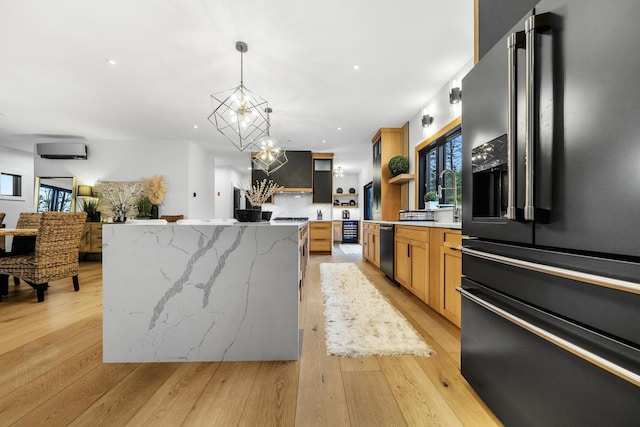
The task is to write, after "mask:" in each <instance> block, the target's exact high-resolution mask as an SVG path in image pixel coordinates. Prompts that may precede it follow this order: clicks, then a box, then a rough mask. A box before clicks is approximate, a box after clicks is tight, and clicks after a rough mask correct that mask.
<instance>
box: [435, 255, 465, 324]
mask: <svg viewBox="0 0 640 427" xmlns="http://www.w3.org/2000/svg"><path fill="white" fill-rule="evenodd" d="M461 278H462V255H461V254H460V251H458V250H456V249H452V248H449V247H446V246H442V247H441V248H440V283H441V285H442V290H441V295H440V313H441V314H442V315H443V316H444V317H446V318H447V319H449V320H450V321H451V322H452V323H453V324H454V325H456V326H458V327H460V319H461V318H460V311H461V310H460V304H461V302H460V294H459V293H458V291H456V288H457V287H458V286H460V282H461Z"/></svg>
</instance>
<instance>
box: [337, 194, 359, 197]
mask: <svg viewBox="0 0 640 427" xmlns="http://www.w3.org/2000/svg"><path fill="white" fill-rule="evenodd" d="M333 197H358V193H334V194H333Z"/></svg>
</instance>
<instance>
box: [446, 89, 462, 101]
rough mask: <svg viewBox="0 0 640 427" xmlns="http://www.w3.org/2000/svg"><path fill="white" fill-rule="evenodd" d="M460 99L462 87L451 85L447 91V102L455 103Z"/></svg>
mask: <svg viewBox="0 0 640 427" xmlns="http://www.w3.org/2000/svg"><path fill="white" fill-rule="evenodd" d="M460 100H462V89H460V88H459V87H453V88H451V90H450V91H449V104H457V103H458V102H460Z"/></svg>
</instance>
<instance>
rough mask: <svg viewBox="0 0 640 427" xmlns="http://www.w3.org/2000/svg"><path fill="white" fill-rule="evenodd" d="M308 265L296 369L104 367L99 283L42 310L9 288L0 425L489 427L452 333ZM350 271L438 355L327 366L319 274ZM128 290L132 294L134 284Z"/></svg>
mask: <svg viewBox="0 0 640 427" xmlns="http://www.w3.org/2000/svg"><path fill="white" fill-rule="evenodd" d="M340 254H341V251H340V250H339V249H337V247H336V249H335V251H334V255H333V256H323V255H313V256H311V258H310V261H309V266H308V275H307V278H308V281H307V284H306V285H305V287H304V289H303V293H302V302H301V305H300V323H301V328H303V329H304V335H303V346H302V357H301V359H300V360H299V361H292V362H251V363H248V362H219V363H148V364H137V363H131V364H103V363H102V273H101V264H100V263H98V262H83V263H82V264H81V274H80V291H79V292H73V285H72V283H71V280H70V279H69V280H62V281H58V282H54V283H52V284H51V287H50V288H49V290H48V291H47V297H46V300H45V302H44V303H40V304H38V303H36V298H35V294H34V291H33V290H32V289H31V288H30V287H29V286H27V285H24V284H22V285H20V286H18V287H17V288H16V287H15V286H14V285H13V284H12V283H11V281H10V294H9V296H7V297H6V298H5V299H4V301H3V302H2V303H0V426H14V425H15V426H66V425H73V426H89V425H90V426H95V425H107V426H119V425H127V426H149V425H153V426H236V425H239V426H304V427H306V426H331V427H338V426H385V427H387V426H459V425H464V426H495V425H500V423H499V422H498V421H497V420H496V418H495V417H494V416H493V415H492V414H491V412H490V411H489V410H488V409H487V408H486V407H485V406H484V404H483V403H482V401H480V399H479V398H478V397H477V396H476V394H475V393H474V392H473V390H472V389H471V388H470V386H469V385H468V384H467V383H466V381H465V380H464V379H463V378H462V376H461V375H460V372H459V360H460V353H459V352H460V338H459V331H458V330H457V329H456V328H455V327H454V326H453V325H451V324H450V323H449V322H448V321H446V320H445V319H444V318H442V317H441V316H439V315H438V314H436V313H435V312H433V311H431V310H430V309H429V308H428V307H426V306H425V305H424V304H422V303H421V302H420V301H418V300H417V299H415V298H414V297H413V296H411V295H410V294H409V293H407V292H406V291H404V290H402V289H398V288H396V287H395V286H393V285H392V284H391V283H390V282H388V281H387V280H386V279H385V278H384V276H383V275H382V273H380V271H379V270H377V269H376V268H375V267H373V266H372V265H371V264H369V263H366V262H362V261H361V259H360V258H359V257H357V256H353V255H351V256H345V255H340ZM323 262H355V263H356V264H357V265H358V267H359V268H360V269H362V271H363V272H364V273H365V274H366V275H367V276H368V277H369V278H370V280H371V281H372V282H373V283H374V284H375V285H376V286H377V287H378V288H379V289H380V290H381V292H382V293H383V294H384V295H385V296H386V297H387V298H388V299H389V300H390V301H392V302H393V304H394V305H395V306H396V307H397V308H398V309H399V310H400V311H401V312H402V313H403V314H404V316H405V317H406V318H407V319H408V320H409V321H410V322H411V323H412V324H413V325H414V327H415V328H416V329H417V330H418V332H420V333H421V334H422V336H423V337H424V338H425V340H426V341H427V343H428V344H429V345H430V346H431V347H432V348H433V349H434V350H435V351H436V352H437V355H436V356H434V357H429V358H423V357H413V356H399V357H398V356H396V357H365V358H354V359H348V358H338V357H332V356H327V355H326V349H325V343H324V322H323V315H322V295H321V292H320V276H319V265H320V263H323ZM132 286H134V284H132Z"/></svg>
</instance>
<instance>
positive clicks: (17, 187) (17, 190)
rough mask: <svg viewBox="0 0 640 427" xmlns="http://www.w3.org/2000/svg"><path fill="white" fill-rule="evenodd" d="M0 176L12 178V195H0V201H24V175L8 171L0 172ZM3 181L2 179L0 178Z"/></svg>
mask: <svg viewBox="0 0 640 427" xmlns="http://www.w3.org/2000/svg"><path fill="white" fill-rule="evenodd" d="M0 176H9V177H11V181H12V182H11V187H12V190H11V194H3V193H0V199H2V200H24V197H23V195H24V187H23V184H24V179H23V178H24V175H23V174H22V173H19V172H12V171H8V170H4V169H3V170H0ZM0 179H1V178H0Z"/></svg>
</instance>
